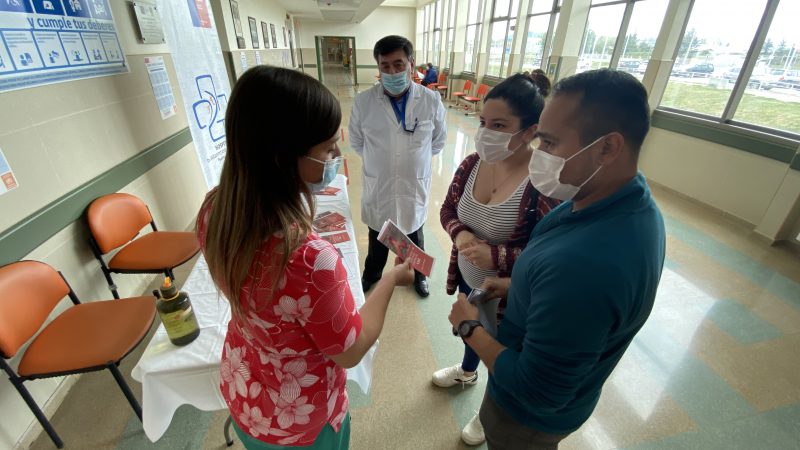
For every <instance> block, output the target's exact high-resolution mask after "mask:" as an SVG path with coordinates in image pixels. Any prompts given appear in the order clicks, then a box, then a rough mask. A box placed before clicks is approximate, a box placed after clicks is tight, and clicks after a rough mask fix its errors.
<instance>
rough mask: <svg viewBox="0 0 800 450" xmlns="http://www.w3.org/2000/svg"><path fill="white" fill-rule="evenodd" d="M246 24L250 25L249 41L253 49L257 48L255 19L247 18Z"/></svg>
mask: <svg viewBox="0 0 800 450" xmlns="http://www.w3.org/2000/svg"><path fill="white" fill-rule="evenodd" d="M247 22H248V23H249V24H250V40H251V41H253V48H259V43H258V24H257V23H256V19H255V17H248V18H247Z"/></svg>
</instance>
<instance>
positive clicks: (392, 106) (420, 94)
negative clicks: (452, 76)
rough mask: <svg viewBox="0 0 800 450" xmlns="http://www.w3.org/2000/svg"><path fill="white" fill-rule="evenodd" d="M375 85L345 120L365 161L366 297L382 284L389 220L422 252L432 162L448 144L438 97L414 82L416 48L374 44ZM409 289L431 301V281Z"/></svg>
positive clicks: (389, 40)
mask: <svg viewBox="0 0 800 450" xmlns="http://www.w3.org/2000/svg"><path fill="white" fill-rule="evenodd" d="M373 55H374V56H375V61H376V62H377V63H378V68H379V70H380V72H381V81H380V83H378V84H376V85H375V86H373V87H372V88H371V89H369V90H367V91H364V92H361V93H360V94H358V95H357V96H356V98H355V100H354V101H353V110H352V112H351V114H350V127H349V130H350V144H351V145H352V146H353V149H354V150H355V151H356V153H358V154H359V155H361V157H362V159H363V160H364V164H363V166H364V170H363V173H362V180H363V189H364V190H363V194H362V196H361V218H362V220H363V221H364V223H366V224H367V226H368V227H369V250H368V252H367V259H366V262H365V263H364V275H363V276H362V280H361V282H362V284H363V285H364V291H367V290H369V288H370V287H371V286H372V284H373V283H375V282H376V281H378V279H380V277H381V274H382V272H383V267H384V266H385V265H386V259H387V257H388V251H389V250H388V249H387V248H386V247H385V246H384V245H383V244H381V243H380V242H379V241H378V232H379V231H380V229H381V227H382V226H383V223H384V222H385V221H386V220H387V219H391V220H392V221H393V222H394V223H395V224H397V226H398V227H399V228H400V229H401V230H403V232H404V233H406V235H407V236H408V237H409V238H410V239H411V240H412V241H413V242H414V243H415V244H417V245H418V246H420V247H421V248H424V239H423V236H422V225H423V224H424V223H425V219H426V218H427V213H428V193H429V191H430V187H431V159H432V157H433V155H435V154H437V153H439V152H441V151H442V148H444V144H445V141H446V140H447V125H446V123H445V109H444V106H443V105H442V101H441V99H440V97H439V94H438V93H437V92H434V91H432V90H430V89H427V88H424V87H422V86H420V85H418V84H416V83H413V82H412V81H411V74H412V73H413V70H414V47H413V46H412V44H411V42H410V41H409V40H408V39H406V38H404V37H402V36H387V37H385V38H383V39H381V40H379V41H378V42H377V43H376V44H375V48H374V50H373ZM414 288H415V289H416V291H417V293H418V294H419V295H420V296H421V297H427V296H428V294H429V290H428V281H427V280H426V279H425V276H423V275H422V274H420V273H416V276H415V280H414Z"/></svg>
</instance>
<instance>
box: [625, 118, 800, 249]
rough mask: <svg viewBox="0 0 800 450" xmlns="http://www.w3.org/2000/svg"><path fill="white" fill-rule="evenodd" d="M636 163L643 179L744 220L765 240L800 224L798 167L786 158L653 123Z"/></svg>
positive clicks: (783, 234) (786, 233)
mask: <svg viewBox="0 0 800 450" xmlns="http://www.w3.org/2000/svg"><path fill="white" fill-rule="evenodd" d="M640 167H641V170H642V171H643V172H644V174H645V175H646V176H647V177H648V178H649V179H651V180H653V181H655V182H657V183H659V184H661V185H663V186H666V187H668V188H670V189H672V190H674V191H677V192H679V193H681V194H684V195H686V196H688V197H690V198H693V199H695V200H698V201H700V202H702V203H705V204H707V205H710V206H712V207H714V208H716V209H718V210H721V211H722V212H724V213H727V214H730V215H731V216H733V217H736V218H738V219H740V220H742V221H744V222H747V223H749V224H750V225H752V227H753V228H754V229H755V231H756V232H758V233H759V234H762V235H763V236H765V237H767V238H768V239H770V240H780V239H787V238H791V236H790V233H791V232H793V230H795V229H797V225H795V224H798V225H800V211H797V209H798V208H797V207H796V206H795V205H796V204H797V202H798V201H799V200H800V180H799V179H800V173H798V172H797V171H796V170H792V169H790V168H789V165H788V164H787V163H783V162H780V161H776V160H773V159H770V158H765V157H762V156H758V155H755V154H752V153H749V152H746V151H743V150H739V149H735V148H731V147H726V146H724V145H720V144H716V143H713V142H709V141H704V140H702V139H697V138H694V137H691V136H686V135H683V134H680V133H675V132H672V131H667V130H663V129H659V128H653V129H651V131H650V134H649V135H648V137H647V139H646V140H645V143H644V146H643V148H642V154H641V157H640ZM798 232H800V230H798Z"/></svg>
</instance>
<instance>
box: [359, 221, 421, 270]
mask: <svg viewBox="0 0 800 450" xmlns="http://www.w3.org/2000/svg"><path fill="white" fill-rule="evenodd" d="M378 233H379V232H378V231H375V230H373V229H372V228H370V229H369V247H368V248H367V260H366V261H364V277H363V278H364V279H365V280H367V281H370V282H373V283H374V282H376V281H378V280H379V279H380V278H381V275H383V268H384V267H385V266H386V260H387V259H388V258H389V247H387V246H385V245H383V244H381V241H379V240H378ZM407 236H408V238H409V239H411V242H413V243H415V244H417V247H419V248H421V249H422V250H425V238H424V237H423V236H422V227H419V230H417V231H415V232H413V233H411V234H409V235H407ZM414 277H415V278H417V279H419V278H424V277H425V276H424V275H422V274H421V273H419V272H416V271H415V272H414Z"/></svg>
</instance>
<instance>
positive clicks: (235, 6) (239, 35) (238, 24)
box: [231, 0, 247, 48]
mask: <svg viewBox="0 0 800 450" xmlns="http://www.w3.org/2000/svg"><path fill="white" fill-rule="evenodd" d="M231 16H232V17H233V31H234V32H235V33H236V46H237V47H239V48H247V44H246V43H245V40H244V32H243V31H242V19H240V18H239V2H237V1H236V0H231Z"/></svg>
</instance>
